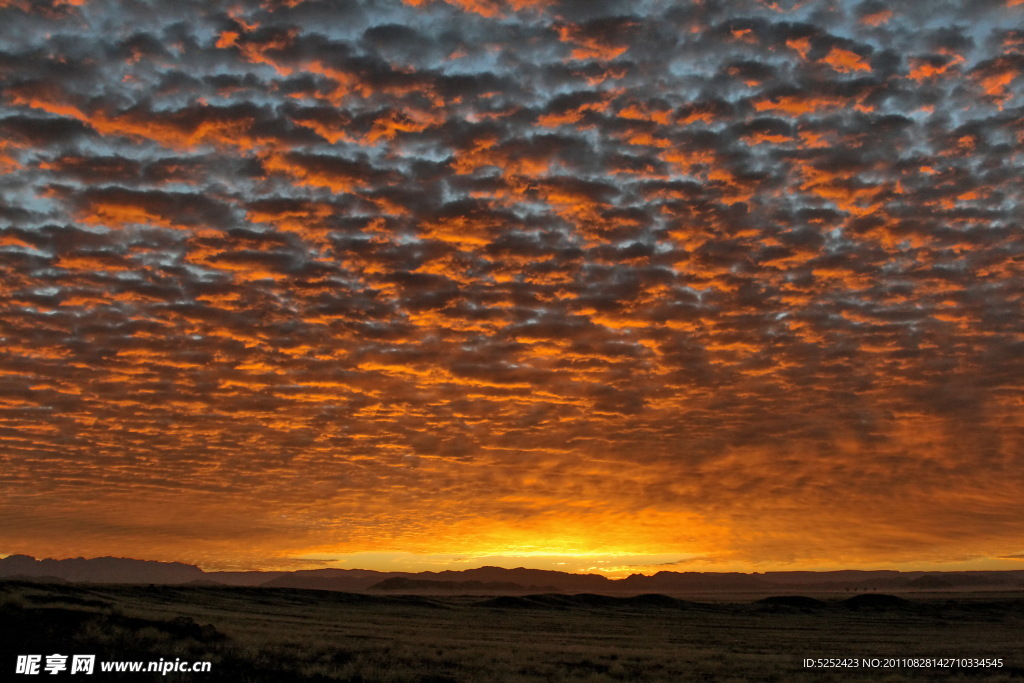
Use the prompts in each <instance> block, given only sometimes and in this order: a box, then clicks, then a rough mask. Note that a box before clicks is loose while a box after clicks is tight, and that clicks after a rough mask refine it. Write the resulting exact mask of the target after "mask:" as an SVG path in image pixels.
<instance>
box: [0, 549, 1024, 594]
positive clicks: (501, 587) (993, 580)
mask: <svg viewBox="0 0 1024 683" xmlns="http://www.w3.org/2000/svg"><path fill="white" fill-rule="evenodd" d="M5 577H6V578H11V577H17V578H21V579H27V580H35V581H61V580H63V581H88V582H94V583H154V584H184V583H197V582H202V583H203V584H209V583H211V582H214V583H217V584H222V585H229V586H265V587H268V588H304V589H316V590H331V591H344V592H366V591H380V590H385V591H398V590H404V591H407V592H411V593H416V592H429V593H435V592H443V591H449V592H481V591H491V592H494V593H516V592H560V591H561V592H572V593H608V594H620V593H628V594H641V593H680V594H683V593H705V592H712V593H732V592H744V593H762V594H768V593H773V592H775V593H785V592H807V591H811V592H843V591H847V592H849V591H860V592H863V591H872V592H877V591H891V592H904V591H936V590H940V591H941V590H965V589H977V590H1013V589H1024V571H1020V570H1018V571H987V572H986V571H975V572H897V571H857V570H846V571H834V572H805V571H800V572H766V573H763V574H742V573H718V572H669V571H662V572H658V573H657V574H654V575H652V576H645V575H643V574H634V575H632V576H629V577H627V578H624V579H619V580H612V579H609V578H607V577H605V576H601V575H597V574H568V573H565V572H557V571H550V570H542V569H524V568H522V567H520V568H518V569H504V568H502V567H479V568H476V569H466V570H463V571H442V572H419V573H409V572H378V571H373V570H370V569H333V568H332V569H307V570H299V571H292V572H258V571H251V572H204V571H203V570H202V569H200V568H199V567H195V566H193V565H188V564H181V563H178V562H153V561H146V560H131V559H125V558H113V557H100V558H96V559H90V560H87V559H83V558H75V559H69V560H52V559H47V560H36V559H35V558H32V557H29V556H27V555H12V556H10V557H7V558H4V559H0V579H2V578H5Z"/></svg>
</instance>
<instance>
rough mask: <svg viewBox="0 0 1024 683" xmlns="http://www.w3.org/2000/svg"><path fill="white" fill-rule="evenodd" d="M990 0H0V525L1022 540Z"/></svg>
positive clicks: (689, 544)
mask: <svg viewBox="0 0 1024 683" xmlns="http://www.w3.org/2000/svg"><path fill="white" fill-rule="evenodd" d="M1021 26H1024V4H1022V3H1020V2H1018V1H1016V0H1000V1H998V2H996V1H994V0H972V1H971V2H942V1H938V2H928V3H882V2H875V1H872V0H868V1H866V2H839V1H837V2H827V1H825V2H787V1H785V0H780V1H779V2H765V1H761V2H746V1H745V0H738V1H735V2H734V1H730V2H715V1H713V0H703V1H695V2H669V1H667V0H638V1H636V2H628V3H627V2H612V1H610V0H561V1H559V0H405V1H404V2H402V1H399V0H384V1H380V2H366V1H360V0H338V1H332V2H326V1H321V0H287V1H280V2H278V1H273V0H266V1H265V2H263V3H257V2H252V1H248V0H246V1H242V2H234V3H209V2H197V1H191V0H180V1H176V2H174V3H163V2H144V1H142V0H123V1H118V2H114V1H107V0H45V1H33V2H29V1H28V0H0V27H2V28H0V173H2V175H0V277H2V289H0V342H2V344H0V461H2V467H0V491H2V492H3V495H2V496H0V519H2V520H3V530H4V531H3V536H4V538H3V539H2V540H3V542H4V544H3V545H0V552H2V553H15V552H24V553H28V554H33V555H37V556H46V555H51V556H57V557H65V556H69V555H87V556H93V555H101V554H112V555H129V556H135V557H147V558H150V559H166V560H183V561H192V562H199V563H201V564H203V565H204V566H205V567H207V568H227V567H260V568H273V567H287V568H295V567H297V566H298V564H299V563H303V562H316V561H327V560H330V559H331V558H333V557H339V558H341V557H344V556H347V555H349V554H352V553H387V552H405V553H410V554H411V555H412V556H417V557H430V556H437V555H439V554H447V555H446V557H449V556H450V557H456V558H463V559H465V561H471V560H472V559H473V558H478V557H485V556H486V557H513V558H524V557H530V556H537V557H543V556H560V557H563V559H564V558H565V557H571V556H580V557H585V558H589V557H596V556H601V557H603V558H604V559H602V560H601V564H600V568H601V569H603V570H604V571H608V572H610V573H614V572H617V571H626V570H627V566H628V567H633V566H634V565H636V564H637V563H640V562H642V558H645V557H646V558H660V559H656V561H655V560H653V559H652V561H651V562H652V564H658V563H661V562H666V563H667V562H672V561H677V560H682V559H686V560H687V563H686V565H687V567H688V568H693V569H705V568H710V569H738V570H752V569H763V568H781V567H804V568H834V567H839V566H863V567H868V566H870V567H878V566H887V567H895V566H908V567H909V566H915V567H932V566H973V567H977V568H997V567H1004V566H1005V567H1008V566H1019V559H1016V560H1014V559H1013V558H1014V557H1017V558H1019V557H1020V555H1021V553H1022V551H1024V547H1022V546H1021V538H1022V537H1024V491H1022V485H1021V482H1022V481H1024V442H1022V426H1024V418H1022V415H1024V392H1022V378H1024V326H1022V315H1021V295H1022V290H1024V286H1022V275H1021V273H1022V265H1024V264H1022V260H1024V231H1022V229H1021V216H1022V215H1024V207H1022V201H1024V196H1022V189H1024V184H1022V180H1021V179H1022V177H1024V158H1022V149H1024V99H1022V91H1024V30H1021V28H1020V27H1021ZM617 557H618V558H632V559H628V560H622V561H621V562H616V560H615V558H617ZM318 558H319V559H318ZM466 558H468V559H466ZM638 558H639V559H638ZM1000 558H1003V559H1000ZM537 561H538V562H539V560H537ZM510 562H511V563H512V566H516V565H519V564H523V563H524V562H525V560H523V559H517V560H514V561H513V560H510ZM581 562H582V564H580V565H579V567H578V568H589V567H590V566H592V565H593V562H591V560H590V559H585V560H581ZM594 562H596V560H595V561H594ZM1015 563H1016V564H1015ZM537 566H539V565H537ZM595 566H596V565H595ZM562 568H567V569H574V568H577V567H576V565H572V564H571V563H570V564H569V565H567V566H565V567H562ZM629 570H630V571H632V569H629Z"/></svg>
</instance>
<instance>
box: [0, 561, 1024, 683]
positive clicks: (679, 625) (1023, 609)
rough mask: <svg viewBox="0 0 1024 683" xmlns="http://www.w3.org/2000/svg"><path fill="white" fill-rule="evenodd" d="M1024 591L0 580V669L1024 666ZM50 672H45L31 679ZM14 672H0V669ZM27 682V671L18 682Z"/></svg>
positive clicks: (288, 673) (912, 671)
mask: <svg viewBox="0 0 1024 683" xmlns="http://www.w3.org/2000/svg"><path fill="white" fill-rule="evenodd" d="M1021 633H1024V598H1022V597H1021V595H1020V594H1019V593H1017V594H1009V593H1007V594H998V593H989V594H985V596H984V597H982V596H979V595H975V596H973V597H971V596H968V595H952V596H947V597H943V598H938V597H933V598H931V599H904V598H900V597H898V596H893V595H886V594H859V595H856V596H853V597H848V598H843V599H830V600H817V599H813V598H810V597H807V596H801V595H787V596H773V597H769V598H766V599H762V600H757V601H753V602H734V603H713V602H701V601H690V600H680V599H678V598H673V597H670V596H666V595H660V594H647V595H634V596H618V597H616V596H610V595H599V594H593V593H581V594H561V593H548V594H536V595H506V596H498V597H480V596H475V597H474V596H444V597H423V596H413V595H406V596H392V595H370V594H356V593H342V592H326V593H325V592H323V591H306V590H299V589H285V588H252V587H231V586H183V585H179V586H170V585H164V586H159V585H145V586H141V585H124V584H122V585H116V584H43V583H31V582H18V581H5V582H0V666H2V667H4V668H5V669H6V671H7V672H10V671H12V670H13V666H14V662H15V659H16V657H17V656H18V655H22V654H40V655H46V654H50V653H54V652H60V653H64V654H95V655H96V657H97V666H99V663H100V662H109V661H119V660H120V661H140V662H149V661H158V660H161V659H162V660H165V661H171V660H175V659H181V660H185V661H189V662H192V661H207V662H210V666H211V670H210V671H209V672H208V673H201V674H198V673H197V674H184V673H173V672H172V673H170V674H168V675H166V676H159V675H155V674H140V673H122V674H116V673H115V674H109V673H106V674H103V675H99V670H98V669H97V674H96V675H92V676H87V675H76V676H72V675H70V674H68V673H66V672H65V673H64V674H62V675H61V676H59V677H55V680H70V681H93V682H95V681H153V680H160V681H167V682H168V683H181V682H183V681H193V682H194V681H203V682H206V683H229V682H230V683H240V682H242V683H288V682H290V681H305V682H310V683H329V682H342V681H344V682H348V683H356V682H358V683H376V682H379V683H385V682H387V683H475V682H479V683H484V682H486V683H526V682H528V681H570V682H573V681H574V682H578V683H612V682H619V681H629V682H634V681H635V682H638V683H645V682H655V681H673V682H676V681H746V680H756V681H775V682H778V683H782V682H789V681H823V680H824V681H838V680H864V681H868V680H885V681H889V682H891V683H898V682H900V681H920V680H951V681H972V682H981V683H986V682H987V683H994V682H995V681H1010V680H1020V679H1021V678H1024V641H1022V639H1021V638H1020V634H1021ZM839 657H842V658H852V657H856V658H874V657H877V658H915V657H916V658H922V657H969V658H990V659H1001V660H1002V666H999V667H989V668H978V667H971V668H952V669H940V668H935V667H926V668H909V667H895V668H893V667H890V668H888V669H884V670H883V669H878V668H874V669H872V668H868V667H856V668H842V669H828V670H824V669H814V668H808V667H806V666H805V665H804V663H803V662H804V659H805V658H839ZM39 678H46V679H49V678H50V677H49V676H45V675H43V676H39ZM5 680H6V679H5ZM26 680H27V678H26Z"/></svg>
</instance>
